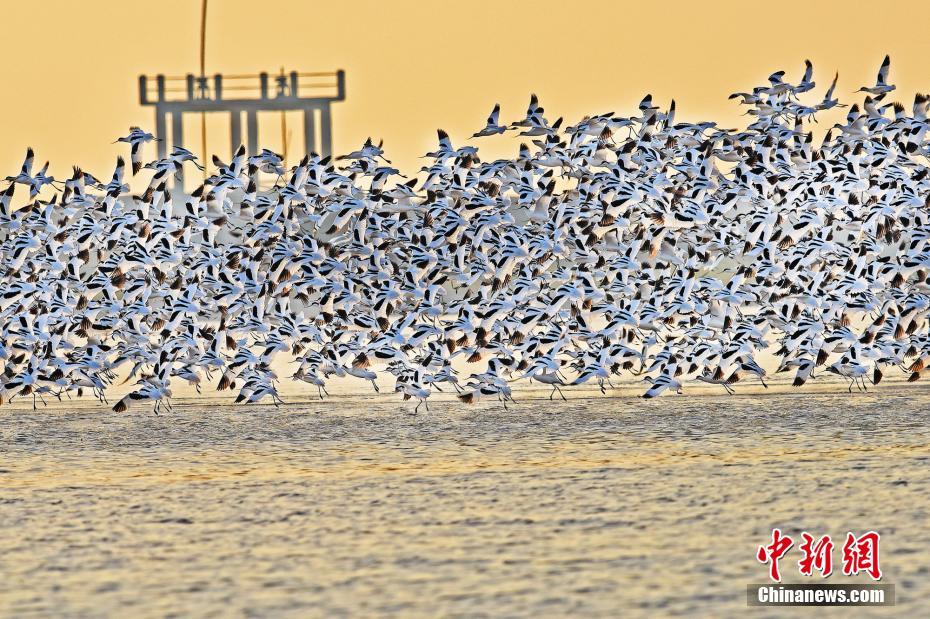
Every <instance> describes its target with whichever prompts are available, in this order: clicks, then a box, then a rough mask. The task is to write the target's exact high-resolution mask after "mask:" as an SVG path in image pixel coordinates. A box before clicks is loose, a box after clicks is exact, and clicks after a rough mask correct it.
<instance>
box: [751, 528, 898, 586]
mask: <svg viewBox="0 0 930 619" xmlns="http://www.w3.org/2000/svg"><path fill="white" fill-rule="evenodd" d="M801 539H802V541H801V544H800V546H798V550H800V551H801V558H800V559H799V560H798V571H799V572H800V573H801V575H802V576H813V575H814V572H818V573H819V574H820V576H821V577H822V578H826V577H828V576H829V575H830V574H832V573H833V546H834V544H833V540H832V539H831V537H830V536H829V535H824V536H822V537H819V538H818V537H815V536H814V535H811V534H810V533H808V532H806V531H805V532H803V533H801ZM880 541H881V538H880V536H879V534H878V533H876V532H875V531H868V532H866V533H863V534H862V535H860V536H859V537H856V536H855V535H854V534H852V533H847V534H846V542H845V543H844V544H843V574H844V575H846V576H855V575H856V574H858V573H859V572H865V573H866V574H868V575H869V576H871V577H872V579H873V580H881V578H882V570H881V567H880V566H879V563H878V546H879V542H880ZM792 546H794V540H793V539H791V537H789V536H787V535H783V534H782V532H781V529H772V542H771V543H770V544H768V545H766V546H759V549H758V550H757V551H756V559H758V561H759V563H762V564H768V566H769V578H771V579H772V580H773V581H775V582H781V571H780V570H779V567H778V561H779V560H780V559H782V558H783V557H784V556H785V555H786V554H787V553H788V551H789V550H791V547H792Z"/></svg>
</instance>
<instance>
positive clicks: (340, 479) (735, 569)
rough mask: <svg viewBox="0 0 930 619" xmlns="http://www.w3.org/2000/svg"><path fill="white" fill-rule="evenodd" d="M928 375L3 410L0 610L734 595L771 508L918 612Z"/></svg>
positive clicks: (307, 608) (517, 611) (695, 602)
mask: <svg viewBox="0 0 930 619" xmlns="http://www.w3.org/2000/svg"><path fill="white" fill-rule="evenodd" d="M927 394H928V392H927V391H926V390H923V389H920V388H913V389H906V390H900V391H888V390H885V391H882V392H881V393H879V394H872V393H869V394H864V395H858V396H853V397H847V395H846V394H839V395H837V394H808V395H804V396H800V395H796V394H774V395H770V396H768V397H760V396H751V395H747V396H734V397H730V398H727V397H700V398H675V397H670V398H662V399H660V400H658V401H652V402H644V401H640V400H636V399H631V398H615V399H604V398H596V399H587V398H579V399H574V400H571V401H570V402H568V403H554V402H550V401H548V400H547V399H540V400H531V399H528V398H526V397H524V398H522V399H521V402H520V405H519V407H517V408H516V409H511V410H509V411H503V410H502V409H500V408H498V407H494V406H479V407H475V408H468V409H463V408H461V407H460V406H457V405H454V404H452V403H448V404H436V405H432V404H431V406H430V408H431V412H430V413H428V414H420V415H416V416H414V415H410V414H409V408H398V407H397V405H396V403H394V402H390V401H386V400H374V401H372V400H366V401H365V402H364V406H359V403H358V402H357V401H353V400H352V399H345V400H328V401H326V402H324V403H319V402H313V403H308V404H300V405H291V406H286V407H283V408H282V409H280V410H278V409H274V408H270V407H252V408H234V407H212V406H211V407H202V406H201V407H197V406H178V407H177V408H176V410H175V412H174V414H173V415H161V416H157V417H156V416H154V415H151V414H148V413H144V412H138V413H134V414H131V415H115V414H112V413H102V412H98V411H95V410H88V409H77V410H71V411H60V410H59V411H39V412H37V413H33V412H32V411H15V412H9V411H8V410H4V412H3V414H2V415H0V440H2V453H3V456H2V461H0V574H2V576H3V578H2V579H0V614H12V615H22V614H38V615H42V614H55V615H60V614H72V615H86V616H101V615H120V614H123V615H124V614H127V613H140V612H141V611H142V610H143V609H144V611H145V612H144V614H147V615H148V614H152V615H164V614H183V615H192V614H193V615H207V614H216V615H228V614H233V613H235V614H247V615H262V616H265V615H269V614H282V615H288V614H289V615H293V616H307V615H316V616H331V615H353V616H359V615H362V616H371V615H401V616H436V615H469V616H473V615H489V616H490V615H494V616H497V615H507V616H521V615H522V616H526V615H541V616H564V615H584V616H616V615H617V614H618V612H620V611H621V610H622V611H623V613H624V615H625V616H628V615H642V616H654V615H657V614H659V615H679V614H700V615H705V616H706V615H716V616H725V615H733V614H736V613H740V612H742V611H744V610H745V606H744V605H745V585H746V584H747V583H750V582H756V581H759V580H760V578H761V577H762V576H764V574H763V573H762V572H760V567H759V566H758V565H757V564H756V563H755V560H754V558H753V557H754V549H755V547H756V545H758V543H760V541H761V540H764V539H766V538H767V537H768V536H769V534H770V530H771V528H772V527H774V526H779V527H781V528H782V529H783V530H785V531H788V532H789V533H791V534H798V533H799V532H800V531H801V530H811V531H817V532H821V533H831V534H833V535H835V536H836V535H842V534H843V533H844V532H845V531H847V530H865V529H872V528H874V529H877V530H879V531H881V532H882V535H883V537H882V552H883V563H884V565H883V568H884V570H885V573H886V580H887V582H892V583H896V584H897V586H898V601H899V606H898V607H897V608H896V609H895V610H896V612H897V613H901V614H907V615H910V616H921V615H927V614H928V611H930V608H928V602H927V600H928V599H930V595H928V594H930V579H928V578H927V574H928V572H930V550H928V549H930V529H928V528H927V527H926V524H925V523H926V521H927V518H928V515H930V514H928V512H930V501H928V497H930V467H928V466H927V460H928V459H930V441H928V435H930V430H928V428H930V423H928V421H930V398H928V395H927ZM834 610H837V609H834ZM828 614H829V613H828ZM833 614H835V615H836V616H840V613H839V612H836V613H833ZM780 615H783V613H780ZM772 616H774V615H772Z"/></svg>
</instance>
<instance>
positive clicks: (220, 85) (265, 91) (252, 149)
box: [139, 70, 345, 158]
mask: <svg viewBox="0 0 930 619" xmlns="http://www.w3.org/2000/svg"><path fill="white" fill-rule="evenodd" d="M302 80H303V81H302ZM153 83H154V86H155V88H154V90H155V92H154V96H152V94H153V93H151V92H150V89H151V87H152V85H153ZM306 91H312V92H313V93H314V95H313V96H306V95H304V92H306ZM230 93H232V97H228V96H227V95H229V94H230ZM344 100H345V72H344V71H342V70H339V71H335V72H330V73H298V72H296V71H291V72H290V73H287V74H285V73H284V72H283V71H282V72H281V73H280V74H279V75H275V76H271V77H269V74H268V73H259V74H258V75H222V74H216V75H213V76H209V77H208V76H202V75H201V76H195V75H193V74H187V75H184V76H178V77H170V76H165V75H156V76H154V78H152V77H149V76H145V75H140V76H139V103H141V104H142V105H151V106H154V107H155V136H156V137H158V138H161V139H162V141H160V142H158V156H159V158H164V157H166V156H167V153H168V144H169V140H168V132H167V121H168V116H169V115H170V116H171V139H170V143H171V145H172V146H184V128H183V127H184V124H183V116H184V114H186V113H203V112H224V113H227V114H229V115H230V121H229V135H230V147H231V151H235V150H236V149H237V148H239V146H240V145H241V144H242V115H243V114H245V116H246V135H247V140H246V148H247V149H248V152H249V154H250V155H254V154H256V153H257V152H258V144H259V142H258V113H259V112H278V111H303V113H304V148H305V149H306V152H308V153H309V152H316V153H319V154H320V155H322V156H327V155H331V154H332V116H331V113H330V105H331V104H332V103H333V102H334V101H344ZM317 117H319V120H317ZM317 127H319V148H317Z"/></svg>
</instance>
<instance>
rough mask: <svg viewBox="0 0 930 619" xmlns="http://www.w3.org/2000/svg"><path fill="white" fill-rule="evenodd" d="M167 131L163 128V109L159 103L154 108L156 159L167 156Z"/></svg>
mask: <svg viewBox="0 0 930 619" xmlns="http://www.w3.org/2000/svg"><path fill="white" fill-rule="evenodd" d="M167 133H168V130H167V128H166V127H165V108H164V107H163V106H162V105H161V104H160V103H159V104H158V105H156V106H155V137H156V138H159V139H160V140H161V142H158V158H159V159H164V158H165V157H167V156H168V135H167Z"/></svg>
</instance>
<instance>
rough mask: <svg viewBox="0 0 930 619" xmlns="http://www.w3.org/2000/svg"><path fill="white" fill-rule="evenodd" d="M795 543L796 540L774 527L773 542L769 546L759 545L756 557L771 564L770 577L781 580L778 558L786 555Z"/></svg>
mask: <svg viewBox="0 0 930 619" xmlns="http://www.w3.org/2000/svg"><path fill="white" fill-rule="evenodd" d="M793 545H794V540H793V539H791V538H790V537H788V536H787V535H782V534H781V530H780V529H772V543H771V544H769V545H768V546H759V550H758V551H757V552H756V558H757V559H758V560H759V562H760V563H768V564H769V578H771V579H772V580H774V581H775V582H781V574H780V573H779V571H778V560H779V559H781V558H782V557H783V556H785V553H786V552H788V550H789V549H790V548H791V547H792V546H793Z"/></svg>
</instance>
